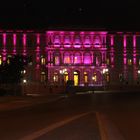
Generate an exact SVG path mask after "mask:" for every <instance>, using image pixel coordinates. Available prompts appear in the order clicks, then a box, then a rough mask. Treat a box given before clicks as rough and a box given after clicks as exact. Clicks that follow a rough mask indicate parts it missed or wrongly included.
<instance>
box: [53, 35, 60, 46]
mask: <svg viewBox="0 0 140 140" xmlns="http://www.w3.org/2000/svg"><path fill="white" fill-rule="evenodd" d="M53 43H54V47H60V44H61V41H60V36H59V35H55V36H54V42H53Z"/></svg>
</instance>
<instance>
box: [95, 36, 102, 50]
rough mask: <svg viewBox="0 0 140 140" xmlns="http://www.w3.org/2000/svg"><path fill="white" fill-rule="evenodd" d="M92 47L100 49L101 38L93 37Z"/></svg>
mask: <svg viewBox="0 0 140 140" xmlns="http://www.w3.org/2000/svg"><path fill="white" fill-rule="evenodd" d="M94 47H97V48H98V47H101V37H100V36H95V37H94Z"/></svg>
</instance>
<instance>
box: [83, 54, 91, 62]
mask: <svg viewBox="0 0 140 140" xmlns="http://www.w3.org/2000/svg"><path fill="white" fill-rule="evenodd" d="M84 64H91V55H90V53H85V54H84Z"/></svg>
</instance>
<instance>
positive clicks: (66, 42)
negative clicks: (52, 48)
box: [64, 35, 71, 48]
mask: <svg viewBox="0 0 140 140" xmlns="http://www.w3.org/2000/svg"><path fill="white" fill-rule="evenodd" d="M70 44H71V40H70V36H68V35H67V36H65V38H64V47H66V48H69V47H70V46H71V45H70Z"/></svg>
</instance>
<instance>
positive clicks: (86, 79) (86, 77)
mask: <svg viewBox="0 0 140 140" xmlns="http://www.w3.org/2000/svg"><path fill="white" fill-rule="evenodd" d="M84 77H85V78H84V81H85V83H87V82H88V76H87V75H85V76H84Z"/></svg>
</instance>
